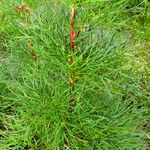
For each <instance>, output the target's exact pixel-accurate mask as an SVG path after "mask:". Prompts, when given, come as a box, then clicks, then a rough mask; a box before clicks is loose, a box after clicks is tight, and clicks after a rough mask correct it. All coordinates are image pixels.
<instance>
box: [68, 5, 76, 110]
mask: <svg viewBox="0 0 150 150" xmlns="http://www.w3.org/2000/svg"><path fill="white" fill-rule="evenodd" d="M74 18H75V10H74V6H73V5H72V6H71V14H70V43H69V47H70V50H71V53H72V55H73V53H74V39H75V36H76V32H75V30H74ZM69 64H70V67H71V73H70V79H69V80H70V100H69V105H70V110H72V105H73V104H74V97H73V92H74V80H75V77H74V72H73V57H72V56H70V57H69Z"/></svg>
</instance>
